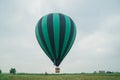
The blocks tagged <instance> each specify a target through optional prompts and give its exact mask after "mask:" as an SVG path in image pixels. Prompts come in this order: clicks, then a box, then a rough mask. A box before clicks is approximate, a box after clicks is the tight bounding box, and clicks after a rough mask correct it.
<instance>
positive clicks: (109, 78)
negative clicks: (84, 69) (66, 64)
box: [0, 74, 120, 80]
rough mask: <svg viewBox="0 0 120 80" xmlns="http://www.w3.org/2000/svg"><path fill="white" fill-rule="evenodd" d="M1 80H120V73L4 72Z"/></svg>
mask: <svg viewBox="0 0 120 80" xmlns="http://www.w3.org/2000/svg"><path fill="white" fill-rule="evenodd" d="M0 80H120V74H64V75H63V74H60V75H55V74H54V75H52V74H49V75H42V74H41V75H38V74H35V75H34V74H31V75H30V74H24V75H22V74H21V75H20V74H19V75H10V74H2V75H0Z"/></svg>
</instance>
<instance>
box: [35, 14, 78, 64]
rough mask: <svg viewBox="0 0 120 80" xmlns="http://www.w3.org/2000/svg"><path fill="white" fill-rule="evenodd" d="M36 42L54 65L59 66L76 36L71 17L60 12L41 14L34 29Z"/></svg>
mask: <svg viewBox="0 0 120 80" xmlns="http://www.w3.org/2000/svg"><path fill="white" fill-rule="evenodd" d="M35 33H36V37H37V40H38V43H39V44H40V46H41V48H42V49H43V51H44V52H45V53H46V55H47V56H48V57H49V58H50V59H51V61H52V62H53V63H54V65H55V66H59V65H60V63H61V62H62V60H63V59H64V57H65V56H66V55H67V53H68V52H69V50H70V49H71V47H72V45H73V42H74V40H75V37H76V26H75V23H74V22H73V21H72V19H71V18H70V17H68V16H66V15H64V14H61V13H51V14H48V15H45V16H43V17H42V18H41V19H40V20H39V21H38V23H37V25H36V29H35Z"/></svg>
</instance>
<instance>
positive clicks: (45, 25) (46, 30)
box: [42, 16, 54, 59]
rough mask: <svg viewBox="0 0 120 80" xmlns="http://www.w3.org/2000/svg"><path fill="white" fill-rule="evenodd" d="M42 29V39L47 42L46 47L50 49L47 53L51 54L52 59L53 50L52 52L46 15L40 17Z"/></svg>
mask: <svg viewBox="0 0 120 80" xmlns="http://www.w3.org/2000/svg"><path fill="white" fill-rule="evenodd" d="M42 31H43V36H44V39H45V43H46V44H47V47H48V49H49V51H50V53H48V54H51V55H52V59H54V56H53V52H52V47H51V44H50V40H49V36H48V29H47V16H44V17H43V19H42Z"/></svg>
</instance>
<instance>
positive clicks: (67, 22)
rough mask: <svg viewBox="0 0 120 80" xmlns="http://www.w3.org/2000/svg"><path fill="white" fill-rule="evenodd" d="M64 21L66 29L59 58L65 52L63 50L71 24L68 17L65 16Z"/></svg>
mask: <svg viewBox="0 0 120 80" xmlns="http://www.w3.org/2000/svg"><path fill="white" fill-rule="evenodd" d="M65 21H66V29H65V38H64V41H63V48H62V52H61V58H62V56H63V55H64V53H65V52H64V51H65V48H66V46H67V42H68V40H69V36H70V29H71V24H70V19H69V17H67V16H65Z"/></svg>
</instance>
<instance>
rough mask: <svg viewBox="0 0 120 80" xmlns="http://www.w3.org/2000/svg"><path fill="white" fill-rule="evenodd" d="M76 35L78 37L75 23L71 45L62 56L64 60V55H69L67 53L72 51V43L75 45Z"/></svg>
mask: <svg viewBox="0 0 120 80" xmlns="http://www.w3.org/2000/svg"><path fill="white" fill-rule="evenodd" d="M75 37H76V26H75V24H74V32H73V37H72V40H71V43H70V45H69V47H68V49H67V51H66V53H65V54H64V56H63V57H62V60H63V59H64V57H65V56H66V55H67V53H68V52H69V51H70V49H71V47H72V45H73V43H74V40H75Z"/></svg>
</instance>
